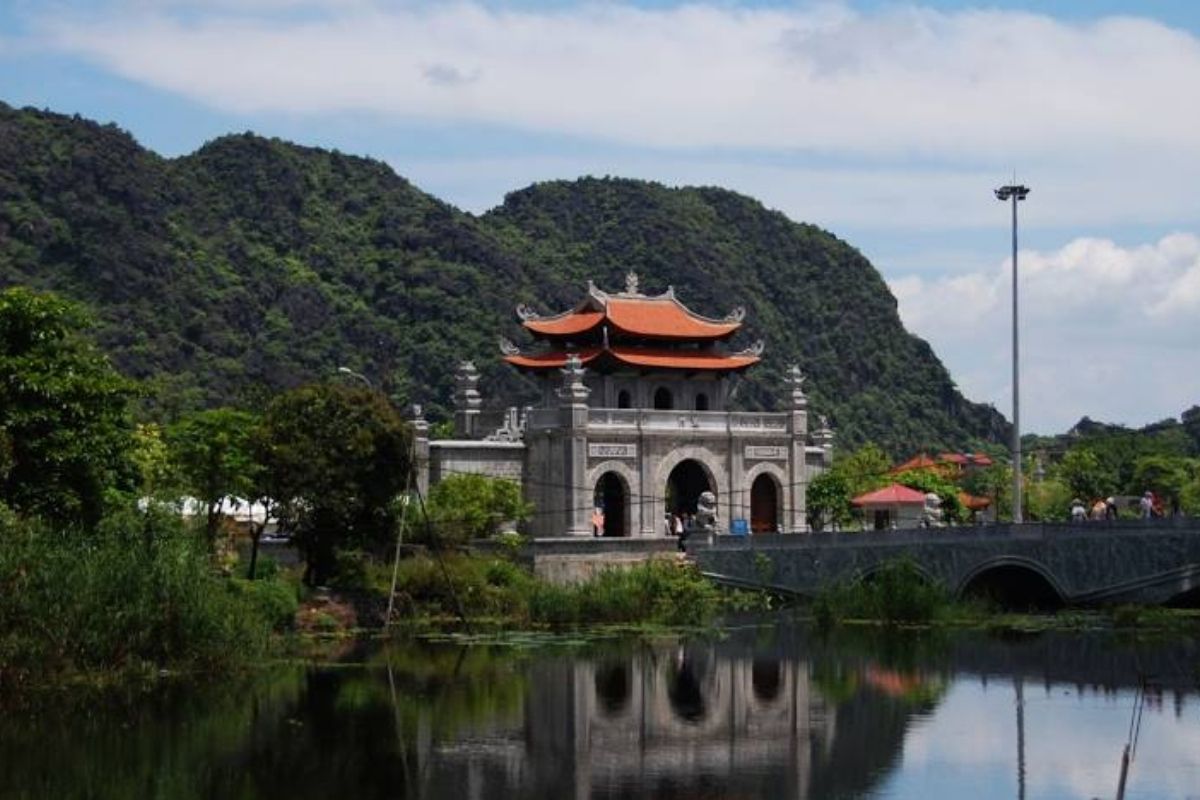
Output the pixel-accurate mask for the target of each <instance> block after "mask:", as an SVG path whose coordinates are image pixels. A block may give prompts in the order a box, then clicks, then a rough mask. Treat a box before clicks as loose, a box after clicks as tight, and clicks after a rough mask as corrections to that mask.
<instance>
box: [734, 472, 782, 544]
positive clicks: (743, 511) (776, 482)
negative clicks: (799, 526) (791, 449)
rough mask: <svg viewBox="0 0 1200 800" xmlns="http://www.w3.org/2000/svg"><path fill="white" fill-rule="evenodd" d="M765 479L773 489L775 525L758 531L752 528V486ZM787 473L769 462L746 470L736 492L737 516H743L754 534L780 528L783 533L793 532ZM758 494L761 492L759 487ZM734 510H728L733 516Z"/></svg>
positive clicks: (753, 515)
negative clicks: (737, 499) (737, 498)
mask: <svg viewBox="0 0 1200 800" xmlns="http://www.w3.org/2000/svg"><path fill="white" fill-rule="evenodd" d="M763 477H767V478H768V479H769V480H770V481H771V484H772V485H773V486H774V489H775V515H776V516H775V524H774V525H772V526H771V527H770V528H769V529H768V528H764V529H763V530H759V529H757V528H755V527H754V517H755V514H754V486H755V484H757V483H758V482H759V479H760V478H763ZM788 480H789V478H788V473H787V472H786V471H785V470H784V469H783V467H781V466H780V465H779V464H775V463H772V462H769V461H762V462H759V463H757V464H755V465H754V466H753V467H751V468H750V469H748V470H747V471H746V473H745V477H743V478H742V481H741V483H739V484H738V487H737V492H738V497H739V499H740V501H741V502H739V503H738V508H737V509H736V511H737V516H744V517H745V518H746V520H747V522H748V523H749V525H750V530H751V531H752V532H754V533H768V532H773V531H775V530H778V529H779V528H782V529H783V530H785V531H790V530H794V529H795V526H794V520H793V519H792V517H791V511H792V506H791V499H790V498H789V493H790V485H789V484H788ZM759 492H763V489H762V488H761V487H760V489H759ZM734 510H735V509H731V510H730V514H731V515H733V512H734Z"/></svg>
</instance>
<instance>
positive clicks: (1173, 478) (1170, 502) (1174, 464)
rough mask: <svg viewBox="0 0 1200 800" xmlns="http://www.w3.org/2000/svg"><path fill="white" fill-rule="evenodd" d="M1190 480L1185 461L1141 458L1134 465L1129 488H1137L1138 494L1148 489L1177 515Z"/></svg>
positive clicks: (1187, 464)
mask: <svg viewBox="0 0 1200 800" xmlns="http://www.w3.org/2000/svg"><path fill="white" fill-rule="evenodd" d="M1190 478H1191V470H1190V469H1189V463H1188V461H1187V459H1183V458H1172V457H1170V456H1142V457H1141V458H1139V459H1138V460H1137V462H1136V463H1135V464H1134V467H1133V486H1132V487H1131V488H1133V487H1137V488H1136V491H1138V492H1143V491H1146V490H1147V489H1149V490H1150V491H1152V492H1154V494H1155V495H1157V496H1158V497H1159V498H1160V499H1161V500H1162V502H1163V504H1164V505H1165V506H1166V507H1167V508H1168V509H1170V511H1171V513H1177V512H1178V511H1179V510H1180V501H1181V499H1182V498H1183V495H1184V491H1185V489H1186V488H1187V485H1188V483H1189V479H1190Z"/></svg>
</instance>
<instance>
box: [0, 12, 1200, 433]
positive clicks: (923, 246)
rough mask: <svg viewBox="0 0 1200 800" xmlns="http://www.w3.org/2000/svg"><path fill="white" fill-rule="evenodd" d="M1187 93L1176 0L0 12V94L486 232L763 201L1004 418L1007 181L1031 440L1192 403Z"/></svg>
mask: <svg viewBox="0 0 1200 800" xmlns="http://www.w3.org/2000/svg"><path fill="white" fill-rule="evenodd" d="M1197 86H1200V4H1192V3H1186V2H1178V3H1170V2H1141V3H1132V2H1125V3H1123V2H1116V1H1115V0H1101V1H1099V2H1061V3H1054V4H1043V3H1019V2H992V3H982V4H972V3H959V2H945V1H939V0H927V2H921V3H890V2H865V1H864V2H847V3H784V2H744V3H737V2H730V1H728V0H721V1H719V2H695V3H690V4H680V3H675V2H666V1H665V0H661V1H655V2H650V1H649V0H643V2H629V3H621V2H593V3H582V4H581V3H573V2H565V0H556V1H553V2H551V1H547V2H532V1H527V2H526V1H522V2H516V1H513V2H502V3H496V2H493V3H488V2H478V1H476V2H469V1H468V2H455V3H430V2H403V1H401V0H391V1H389V0H205V1H204V2H200V0H79V1H78V2H67V1H66V0H61V1H59V0H48V1H47V0H38V1H37V2H34V0H8V2H0V99H2V100H4V101H5V102H7V103H9V104H12V105H33V106H37V107H47V108H50V109H53V110H56V111H62V112H67V113H79V114H82V115H84V116H87V117H92V118H95V119H98V120H101V121H112V122H115V123H117V124H118V125H120V126H121V127H123V128H126V129H128V130H129V131H131V132H132V133H133V134H134V136H136V137H137V138H138V139H139V140H140V141H141V142H142V143H143V144H145V145H146V146H148V147H150V148H152V149H154V150H156V151H158V152H160V153H163V154H165V155H168V156H173V155H179V154H183V153H187V152H190V151H192V150H194V149H195V148H196V147H198V146H199V145H201V144H202V143H203V142H204V141H206V140H208V139H211V138H213V137H215V136H219V135H221V134H223V133H228V132H236V131H243V130H253V131H255V132H258V133H261V134H264V135H273V136H280V137H283V138H286V139H289V140H293V141H296V142H299V143H303V144H308V145H317V146H326V147H337V148H339V149H341V150H343V151H346V152H352V153H358V154H364V155H370V156H374V157H377V158H381V159H384V160H386V161H387V162H388V163H389V164H391V165H392V166H393V167H394V168H395V169H396V171H397V172H399V173H400V174H402V175H404V176H406V177H408V178H410V179H411V180H413V181H414V182H415V183H417V185H419V186H421V187H422V188H424V189H426V190H427V191H429V192H431V193H433V194H435V195H437V196H439V197H441V198H443V199H445V200H447V201H449V202H451V203H454V204H455V205H458V206H459V207H461V208H464V209H467V210H469V211H472V212H481V211H484V210H486V209H487V208H489V207H491V206H493V205H495V204H497V203H499V202H500V201H501V200H502V199H503V196H504V193H505V192H507V191H511V190H513V189H517V188H520V187H522V186H525V185H527V184H529V183H531V182H533V181H537V180H546V179H552V178H574V177H577V176H579V175H584V174H601V175H603V174H612V175H623V176H630V177H640V178H648V179H654V180H659V181H662V182H665V183H668V184H672V185H687V184H715V185H721V186H726V187H729V188H731V189H735V190H737V191H741V192H744V193H746V194H749V195H752V196H754V197H757V198H758V199H760V200H762V201H763V202H764V203H765V204H767V205H768V206H770V207H772V208H777V209H779V210H781V211H783V212H784V213H786V214H788V215H789V216H790V217H792V218H793V219H797V220H801V221H806V222H813V223H816V224H819V225H821V226H823V227H825V228H827V229H829V230H831V231H832V232H834V233H836V234H837V235H838V236H840V237H842V238H843V239H846V240H847V241H849V242H850V243H851V244H853V245H855V246H857V247H858V248H859V249H861V250H862V251H863V252H864V253H865V254H866V255H867V256H868V257H869V258H871V260H872V261H873V262H874V263H875V265H876V266H877V267H878V268H879V270H880V272H881V273H882V274H883V275H884V277H885V278H886V279H887V280H888V282H889V284H890V285H891V286H892V289H893V292H894V293H895V294H896V296H897V298H898V301H899V307H900V312H901V315H902V317H903V318H904V320H905V322H906V324H907V325H908V326H909V328H910V330H913V331H914V332H916V333H918V334H919V335H921V336H923V337H925V338H926V339H928V340H929V341H930V342H931V344H932V345H933V346H934V348H935V350H936V351H937V352H938V354H939V356H941V357H942V359H943V361H944V362H945V363H946V365H947V366H948V367H949V369H950V371H951V373H952V374H953V375H954V377H955V379H956V380H957V381H958V383H959V384H960V386H961V387H962V388H963V390H964V391H965V392H966V393H967V394H968V396H970V397H972V398H973V399H977V400H981V401H986V402H993V403H995V404H996V406H997V407H998V408H1000V409H1001V410H1002V411H1005V412H1006V413H1007V411H1008V409H1009V408H1010V399H1009V397H1010V384H1009V380H1010V372H1009V361H1008V359H1009V358H1010V355H1009V350H1008V347H1009V333H1008V325H1009V317H1008V313H1009V312H1008V309H1009V302H1010V300H1009V295H1008V277H1007V275H1008V273H1007V272H1006V269H1007V261H1006V257H1007V252H1008V244H1009V240H1008V234H1009V231H1008V215H1007V212H1006V209H1005V208H1004V207H1003V206H1001V205H1000V204H999V203H997V202H996V201H995V200H994V199H993V198H992V197H991V193H990V190H991V189H992V188H993V187H994V186H996V185H998V184H1000V183H1001V182H1003V181H1005V180H1007V179H1009V178H1010V177H1011V176H1012V174H1013V172H1014V171H1015V172H1016V175H1017V177H1018V179H1020V180H1022V181H1023V182H1027V183H1028V184H1029V185H1030V186H1031V187H1032V188H1033V193H1032V194H1031V196H1030V199H1029V201H1028V202H1027V203H1025V204H1024V205H1023V207H1022V210H1021V215H1022V216H1021V224H1022V240H1021V242H1022V257H1021V272H1022V284H1021V287H1022V288H1021V300H1022V307H1023V318H1022V342H1023V349H1022V361H1023V365H1024V369H1023V371H1022V410H1023V413H1022V417H1023V422H1024V427H1025V428H1026V429H1027V430H1035V431H1041V432H1053V431H1058V430H1062V429H1065V428H1066V427H1067V426H1069V425H1070V424H1072V423H1073V422H1074V421H1075V420H1077V419H1078V418H1079V417H1080V416H1083V415H1085V414H1087V415H1090V416H1092V417H1093V418H1099V419H1104V420H1108V421H1115V422H1124V423H1127V424H1142V423H1145V422H1149V421H1152V420H1156V419H1160V418H1162V417H1165V416H1174V415H1177V414H1178V413H1179V412H1180V411H1182V410H1183V409H1184V408H1187V407H1189V406H1191V405H1193V404H1195V403H1200V370H1198V369H1196V365H1197V363H1200V359H1198V358H1197V346H1196V342H1198V341H1200V103H1196V102H1195V100H1194V96H1195V93H1196V87H1197ZM652 282H653V279H652V276H647V283H648V284H651V283H652ZM768 346H769V343H768ZM768 355H769V351H768Z"/></svg>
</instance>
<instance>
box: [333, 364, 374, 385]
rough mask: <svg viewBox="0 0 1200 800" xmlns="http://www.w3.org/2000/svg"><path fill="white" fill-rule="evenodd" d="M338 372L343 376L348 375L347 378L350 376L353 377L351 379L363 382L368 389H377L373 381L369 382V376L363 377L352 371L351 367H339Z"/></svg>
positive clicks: (359, 373)
mask: <svg viewBox="0 0 1200 800" xmlns="http://www.w3.org/2000/svg"><path fill="white" fill-rule="evenodd" d="M337 371H338V373H340V374H342V375H347V376H349V377H351V378H355V379H356V380H360V381H362V382H363V384H364V385H365V386H366V387H367V388H368V389H374V388H375V384H373V383H371V381H370V380H368V378H367V376H366V375H363V374H362V373H361V372H355V371H354V370H352V369H350V368H349V367H338V368H337Z"/></svg>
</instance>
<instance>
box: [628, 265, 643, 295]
mask: <svg viewBox="0 0 1200 800" xmlns="http://www.w3.org/2000/svg"><path fill="white" fill-rule="evenodd" d="M625 294H641V292H639V291H638V275H637V273H636V272H634V271H633V270H629V272H628V273H626V274H625Z"/></svg>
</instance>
